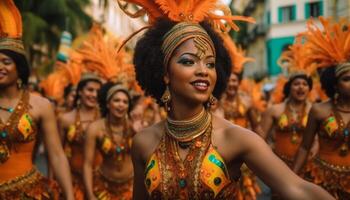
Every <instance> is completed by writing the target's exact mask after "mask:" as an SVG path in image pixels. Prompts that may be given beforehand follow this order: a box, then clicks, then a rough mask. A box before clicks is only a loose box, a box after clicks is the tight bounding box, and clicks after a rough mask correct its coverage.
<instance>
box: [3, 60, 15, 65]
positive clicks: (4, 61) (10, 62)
mask: <svg viewBox="0 0 350 200" xmlns="http://www.w3.org/2000/svg"><path fill="white" fill-rule="evenodd" d="M2 63H4V65H11V64H12V63H13V62H12V60H10V59H4V60H2Z"/></svg>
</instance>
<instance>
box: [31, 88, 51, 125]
mask: <svg viewBox="0 0 350 200" xmlns="http://www.w3.org/2000/svg"><path fill="white" fill-rule="evenodd" d="M29 105H30V114H31V115H32V116H33V117H34V119H35V120H37V121H40V120H41V119H42V118H46V117H47V116H52V114H53V105H52V104H51V102H50V101H49V100H48V99H47V98H45V97H41V96H38V95H34V94H29Z"/></svg>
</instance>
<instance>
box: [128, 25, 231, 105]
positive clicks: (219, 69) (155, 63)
mask: <svg viewBox="0 0 350 200" xmlns="http://www.w3.org/2000/svg"><path fill="white" fill-rule="evenodd" d="M175 24H176V23H175V22H171V21H169V20H167V19H161V20H158V22H157V23H156V24H155V26H153V27H152V28H150V29H149V30H148V31H147V32H146V33H145V34H144V35H143V37H142V38H141V39H140V40H139V41H138V42H137V44H136V47H135V55H134V65H135V70H136V80H137V81H138V82H139V84H140V86H141V87H142V89H143V90H144V91H145V94H146V95H150V96H152V97H154V98H155V99H156V100H157V102H158V103H159V104H161V101H160V98H161V96H162V94H163V92H164V90H165V86H166V85H165V83H164V81H163V76H164V73H165V67H164V66H163V61H164V54H163V52H162V50H161V46H162V43H163V40H162V38H163V36H164V35H165V34H166V33H167V32H168V31H169V30H170V29H171V28H172V27H173V26H174V25H175ZM200 25H201V26H202V27H203V28H204V29H205V30H206V32H207V33H208V35H209V36H210V38H211V40H212V41H213V43H214V47H215V51H216V59H215V63H216V64H215V65H216V73H217V81H216V85H215V88H214V91H213V95H214V96H215V97H216V98H220V96H221V94H222V93H223V92H224V91H225V88H226V84H227V81H228V78H229V76H230V74H231V59H230V57H229V54H228V52H227V50H226V49H225V47H224V45H223V41H222V39H221V38H220V36H219V35H218V34H217V33H216V32H215V31H214V30H213V29H212V28H211V26H210V25H209V23H207V22H202V23H200Z"/></svg>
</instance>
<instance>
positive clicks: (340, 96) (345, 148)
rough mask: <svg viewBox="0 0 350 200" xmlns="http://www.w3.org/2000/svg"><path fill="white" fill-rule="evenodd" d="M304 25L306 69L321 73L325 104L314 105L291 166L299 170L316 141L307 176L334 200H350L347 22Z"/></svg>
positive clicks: (349, 33) (349, 34) (349, 39)
mask: <svg viewBox="0 0 350 200" xmlns="http://www.w3.org/2000/svg"><path fill="white" fill-rule="evenodd" d="M319 20H320V22H321V27H319V26H317V25H316V23H315V22H314V20H310V21H308V24H307V31H306V32H305V33H304V34H303V37H304V38H305V41H306V42H305V47H306V48H307V51H305V55H304V56H305V58H306V63H308V65H307V66H311V67H312V68H313V69H315V67H316V68H317V70H318V71H320V72H321V76H320V79H321V84H322V88H323V89H324V90H325V92H326V94H327V96H328V97H329V100H328V101H325V102H323V103H319V104H314V105H313V106H312V108H311V111H310V114H309V120H308V124H307V127H306V130H305V131H304V136H303V141H302V143H301V145H300V148H299V150H298V154H297V157H296V160H295V163H294V171H295V172H299V171H300V169H301V168H302V166H303V164H304V162H305V160H306V159H307V155H308V153H309V151H310V148H311V146H312V143H313V138H314V136H315V135H316V134H317V135H318V137H319V151H318V153H317V155H316V157H315V159H314V162H313V163H312V168H311V176H312V177H313V181H314V183H316V184H319V185H321V186H322V187H324V188H325V189H327V190H328V191H329V192H330V193H331V194H333V195H334V196H335V197H336V198H337V199H341V200H343V199H350V174H349V172H350V153H349V145H350V143H349V131H350V64H349V60H350V29H349V26H350V22H349V21H348V20H347V19H340V20H339V21H338V22H335V21H333V20H332V19H325V18H323V17H320V18H319Z"/></svg>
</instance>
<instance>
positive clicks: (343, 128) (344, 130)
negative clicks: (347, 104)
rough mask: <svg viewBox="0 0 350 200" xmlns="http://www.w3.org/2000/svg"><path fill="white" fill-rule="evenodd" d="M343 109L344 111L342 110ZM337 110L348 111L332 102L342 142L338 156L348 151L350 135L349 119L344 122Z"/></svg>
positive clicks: (345, 154) (344, 154) (346, 153)
mask: <svg viewBox="0 0 350 200" xmlns="http://www.w3.org/2000/svg"><path fill="white" fill-rule="evenodd" d="M344 111H345V112H344ZM339 112H344V113H349V111H347V110H342V109H340V108H339V107H338V105H337V103H334V104H333V113H334V117H335V120H336V121H337V124H338V125H339V133H341V135H342V137H343V143H342V144H341V145H340V148H339V155H340V156H347V155H348V153H349V141H350V140H349V136H350V121H349V122H348V123H347V124H345V122H344V120H343V117H342V116H341V114H340V113H339Z"/></svg>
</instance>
